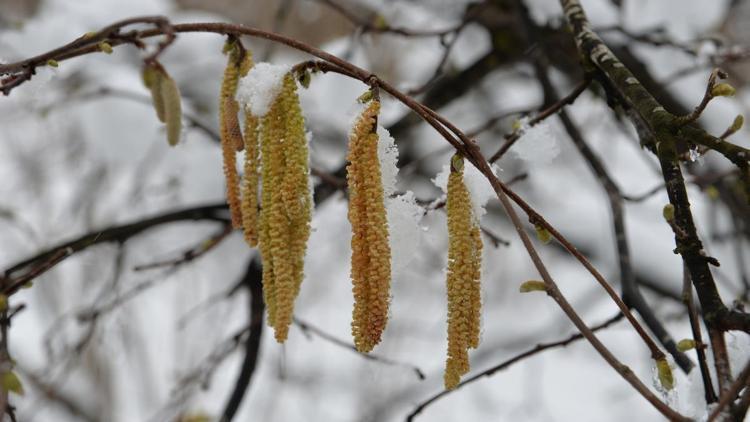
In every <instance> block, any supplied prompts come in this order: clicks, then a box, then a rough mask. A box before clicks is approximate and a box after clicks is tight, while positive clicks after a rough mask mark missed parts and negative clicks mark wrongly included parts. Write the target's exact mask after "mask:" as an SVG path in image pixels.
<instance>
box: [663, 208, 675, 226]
mask: <svg viewBox="0 0 750 422" xmlns="http://www.w3.org/2000/svg"><path fill="white" fill-rule="evenodd" d="M661 215H663V216H664V219H665V220H667V221H668V222H669V221H674V205H672V204H667V205H665V206H664V209H662V211H661Z"/></svg>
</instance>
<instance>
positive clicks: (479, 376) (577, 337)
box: [406, 313, 623, 422]
mask: <svg viewBox="0 0 750 422" xmlns="http://www.w3.org/2000/svg"><path fill="white" fill-rule="evenodd" d="M622 317H623V315H622V314H621V313H617V314H616V315H615V316H613V317H612V318H609V319H608V320H606V321H604V322H603V323H601V324H599V325H595V326H593V327H591V331H593V332H596V331H599V330H601V329H604V328H607V327H609V326H610V325H612V324H614V323H615V322H617V321H619V320H621V319H622ZM582 338H583V335H582V334H580V333H578V334H573V335H571V336H570V337H568V338H566V339H564V340H558V341H553V342H550V343H539V344H537V345H536V346H534V347H532V348H531V349H529V350H526V351H525V352H522V353H519V354H517V355H515V356H513V357H512V358H509V359H506V360H504V361H503V362H501V363H499V364H497V365H494V366H492V367H490V368H488V369H485V370H484V371H482V372H479V373H478V374H476V375H472V376H471V377H469V378H466V379H465V380H463V381H461V383H460V384H458V385H457V386H456V388H455V389H453V390H443V391H441V392H440V393H438V394H435V395H434V396H432V397H430V398H429V399H427V400H425V401H423V402H421V403H420V404H419V405H417V407H416V408H415V409H414V410H413V411H412V412H411V413H409V415H407V417H406V421H407V422H411V421H413V420H414V418H415V417H416V416H417V415H419V414H420V413H422V412H423V411H424V409H425V408H427V407H428V406H430V405H431V404H433V403H435V402H436V401H438V400H440V399H441V398H443V397H445V396H447V395H448V394H451V393H453V392H456V391H458V390H459V389H461V388H462V387H464V386H466V385H468V384H471V383H473V382H476V381H478V380H480V379H482V378H484V377H490V376H492V375H494V374H495V373H497V372H498V371H502V370H504V369H507V368H508V367H510V366H511V365H513V364H515V363H517V362H520V361H522V360H524V359H526V358H528V357H531V356H534V355H536V354H538V353H541V352H543V351H545V350H549V349H554V348H557V347H565V346H567V345H569V344H570V343H573V342H576V341H578V340H581V339H582Z"/></svg>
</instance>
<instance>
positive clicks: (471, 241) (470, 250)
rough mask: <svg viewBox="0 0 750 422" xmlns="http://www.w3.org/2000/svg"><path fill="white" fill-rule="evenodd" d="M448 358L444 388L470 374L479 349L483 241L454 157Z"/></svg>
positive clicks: (449, 211) (458, 159)
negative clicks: (473, 356) (473, 353)
mask: <svg viewBox="0 0 750 422" xmlns="http://www.w3.org/2000/svg"><path fill="white" fill-rule="evenodd" d="M446 211H447V214H448V276H447V282H446V284H447V291H448V357H447V359H446V363H445V376H444V381H445V388H447V389H453V388H455V387H456V386H457V385H458V383H459V382H460V380H461V376H462V375H463V374H466V373H467V372H469V354H468V349H469V348H476V347H477V346H478V345H479V328H480V311H481V297H480V291H481V289H480V276H481V265H482V239H481V234H480V230H479V221H478V218H477V217H476V216H475V215H473V213H472V208H471V197H470V195H469V191H468V190H467V189H466V185H465V184H464V177H463V158H462V157H461V156H459V155H454V156H453V158H452V159H451V171H450V176H449V177H448V199H447V202H446Z"/></svg>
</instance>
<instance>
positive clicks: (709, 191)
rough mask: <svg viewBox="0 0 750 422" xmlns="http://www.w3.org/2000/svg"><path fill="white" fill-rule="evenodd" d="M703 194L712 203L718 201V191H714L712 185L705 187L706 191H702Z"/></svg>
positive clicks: (714, 188) (714, 187)
mask: <svg viewBox="0 0 750 422" xmlns="http://www.w3.org/2000/svg"><path fill="white" fill-rule="evenodd" d="M704 192H705V193H706V195H708V197H709V198H710V199H712V200H714V201H715V200H717V199H719V190H718V189H716V186H714V185H710V186H706V189H704Z"/></svg>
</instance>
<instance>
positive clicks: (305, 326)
mask: <svg viewBox="0 0 750 422" xmlns="http://www.w3.org/2000/svg"><path fill="white" fill-rule="evenodd" d="M293 322H294V325H296V326H298V327H299V328H300V330H302V332H303V333H305V334H308V333H312V334H315V335H316V336H318V337H320V338H321V339H323V340H325V341H327V342H329V343H331V344H334V345H336V346H339V347H343V348H344V349H347V350H351V351H352V352H354V353H356V354H358V355H360V356H361V357H363V358H365V359H367V360H372V361H375V362H379V363H382V364H385V365H392V366H400V367H403V368H407V369H409V370H411V371H413V372H414V374H415V375H416V376H417V378H419V379H420V380H424V379H425V376H424V372H423V371H422V370H421V369H419V367H417V366H416V365H412V364H410V363H404V362H399V361H396V360H393V359H389V358H386V357H383V356H379V355H376V354H374V353H363V352H360V351H358V350H357V348H356V347H355V346H354V345H353V344H351V343H349V342H346V341H344V340H341V339H339V338H337V337H334V336H332V335H331V334H328V333H326V332H325V331H323V330H321V329H320V328H317V327H315V326H314V325H311V324H310V323H309V322H305V321H302V320H301V319H299V318H297V317H295V318H294V320H293Z"/></svg>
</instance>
